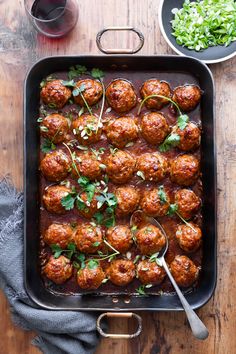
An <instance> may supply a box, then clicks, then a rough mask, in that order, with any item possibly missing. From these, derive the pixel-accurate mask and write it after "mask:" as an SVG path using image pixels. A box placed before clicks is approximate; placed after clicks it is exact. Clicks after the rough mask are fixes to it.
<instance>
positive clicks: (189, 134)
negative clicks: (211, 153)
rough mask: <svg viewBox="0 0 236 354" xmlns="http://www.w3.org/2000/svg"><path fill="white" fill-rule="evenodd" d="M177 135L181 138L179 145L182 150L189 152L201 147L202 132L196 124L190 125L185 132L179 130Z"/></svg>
mask: <svg viewBox="0 0 236 354" xmlns="http://www.w3.org/2000/svg"><path fill="white" fill-rule="evenodd" d="M175 133H176V134H178V136H179V137H180V141H179V144H178V148H179V149H180V150H183V151H189V150H193V149H196V148H197V147H198V146H199V145H200V139H201V132H200V129H199V128H198V126H197V125H196V124H195V123H191V122H190V123H188V124H187V125H186V127H185V128H184V129H183V130H182V129H180V128H177V129H176V131H175Z"/></svg>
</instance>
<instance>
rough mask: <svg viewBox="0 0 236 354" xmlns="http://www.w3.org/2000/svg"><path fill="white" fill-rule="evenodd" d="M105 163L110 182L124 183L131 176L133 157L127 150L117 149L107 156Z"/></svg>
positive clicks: (133, 164)
mask: <svg viewBox="0 0 236 354" xmlns="http://www.w3.org/2000/svg"><path fill="white" fill-rule="evenodd" d="M106 165H107V169H106V171H107V174H108V177H109V178H110V179H111V180H112V182H114V183H117V184H121V183H126V182H127V181H128V180H130V179H131V178H132V176H133V173H134V169H135V159H134V157H133V156H131V155H130V154H129V153H128V152H126V151H122V150H118V151H115V152H114V153H112V154H110V155H109V156H108V158H107V161H106Z"/></svg>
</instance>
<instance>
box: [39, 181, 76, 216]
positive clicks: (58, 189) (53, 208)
mask: <svg viewBox="0 0 236 354" xmlns="http://www.w3.org/2000/svg"><path fill="white" fill-rule="evenodd" d="M69 193H71V189H70V188H67V187H65V186H50V187H48V188H47V189H46V190H45V192H44V195H43V203H44V205H45V208H46V209H47V211H49V212H50V213H55V214H64V213H65V212H66V210H65V208H64V207H63V205H62V203H61V200H62V198H64V197H66V196H67V195H68V194H69Z"/></svg>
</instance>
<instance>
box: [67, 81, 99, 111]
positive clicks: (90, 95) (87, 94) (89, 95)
mask: <svg viewBox="0 0 236 354" xmlns="http://www.w3.org/2000/svg"><path fill="white" fill-rule="evenodd" d="M76 87H77V88H82V89H84V90H83V91H82V94H83V97H84V99H85V101H86V102H87V103H88V105H89V106H93V105H94V104H96V103H97V102H98V101H99V100H100V98H101V97H102V84H101V83H100V82H99V81H97V80H92V79H85V80H79V81H77V82H76ZM73 96H74V101H75V103H77V104H78V105H80V106H86V105H85V103H84V100H83V98H82V96H81V95H80V94H78V95H77V96H75V94H74V92H73Z"/></svg>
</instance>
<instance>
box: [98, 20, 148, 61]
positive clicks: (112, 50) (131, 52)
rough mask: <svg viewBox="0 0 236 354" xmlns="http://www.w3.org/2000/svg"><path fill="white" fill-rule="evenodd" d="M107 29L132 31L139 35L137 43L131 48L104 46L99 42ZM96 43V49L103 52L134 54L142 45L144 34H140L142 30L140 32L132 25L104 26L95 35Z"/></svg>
mask: <svg viewBox="0 0 236 354" xmlns="http://www.w3.org/2000/svg"><path fill="white" fill-rule="evenodd" d="M108 31H132V32H134V33H136V34H137V36H138V37H139V44H138V46H137V47H136V48H133V49H122V48H120V49H118V48H117V49H116V48H109V49H108V48H107V49H106V48H104V47H103V46H102V44H101V38H102V36H103V34H104V33H105V32H108ZM96 43H97V46H98V49H99V50H100V51H101V52H103V53H105V54H134V53H137V52H138V51H139V50H140V49H141V48H142V47H143V44H144V35H143V34H142V32H140V31H139V30H138V29H137V28H134V27H128V26H127V27H106V28H104V29H102V30H101V31H99V32H98V34H97V37H96Z"/></svg>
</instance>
